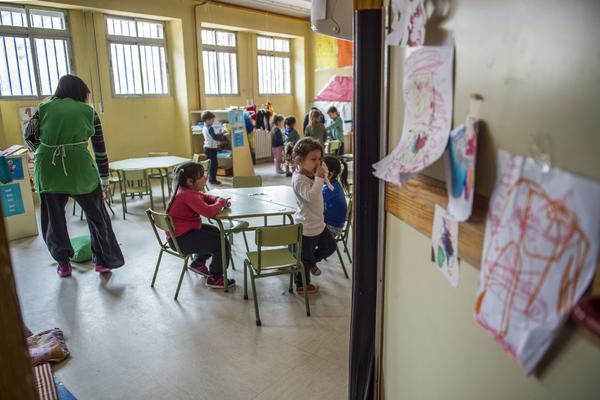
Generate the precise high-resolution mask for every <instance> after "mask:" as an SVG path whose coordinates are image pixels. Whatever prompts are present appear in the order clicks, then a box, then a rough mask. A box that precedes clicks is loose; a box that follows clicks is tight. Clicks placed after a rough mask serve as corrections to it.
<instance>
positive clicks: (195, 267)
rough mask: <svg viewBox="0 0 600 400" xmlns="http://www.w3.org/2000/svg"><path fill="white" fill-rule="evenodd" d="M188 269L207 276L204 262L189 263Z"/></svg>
mask: <svg viewBox="0 0 600 400" xmlns="http://www.w3.org/2000/svg"><path fill="white" fill-rule="evenodd" d="M190 271H192V272H195V273H197V274H198V275H202V276H205V277H208V268H207V267H206V265H204V264H198V265H191V266H190Z"/></svg>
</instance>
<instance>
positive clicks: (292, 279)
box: [288, 272, 294, 293]
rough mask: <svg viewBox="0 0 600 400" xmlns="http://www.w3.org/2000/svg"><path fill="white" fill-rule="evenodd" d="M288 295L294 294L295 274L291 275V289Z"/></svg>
mask: <svg viewBox="0 0 600 400" xmlns="http://www.w3.org/2000/svg"><path fill="white" fill-rule="evenodd" d="M288 293H294V273H293V272H292V273H291V274H290V287H289V289H288Z"/></svg>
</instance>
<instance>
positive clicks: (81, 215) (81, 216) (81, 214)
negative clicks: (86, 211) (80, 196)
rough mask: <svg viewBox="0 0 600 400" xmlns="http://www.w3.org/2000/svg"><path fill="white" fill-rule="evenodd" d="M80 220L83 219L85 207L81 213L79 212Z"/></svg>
mask: <svg viewBox="0 0 600 400" xmlns="http://www.w3.org/2000/svg"><path fill="white" fill-rule="evenodd" d="M79 220H80V221H83V208H82V209H81V213H79Z"/></svg>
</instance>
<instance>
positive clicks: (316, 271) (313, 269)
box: [310, 265, 321, 276]
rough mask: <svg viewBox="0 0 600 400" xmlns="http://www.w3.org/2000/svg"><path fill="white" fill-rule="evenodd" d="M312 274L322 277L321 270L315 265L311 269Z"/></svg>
mask: <svg viewBox="0 0 600 400" xmlns="http://www.w3.org/2000/svg"><path fill="white" fill-rule="evenodd" d="M310 273H311V274H313V275H314V276H319V275H321V270H320V269H319V267H317V266H316V265H313V266H312V267H310Z"/></svg>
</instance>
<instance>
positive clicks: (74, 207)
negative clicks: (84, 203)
mask: <svg viewBox="0 0 600 400" xmlns="http://www.w3.org/2000/svg"><path fill="white" fill-rule="evenodd" d="M76 209H77V202H76V201H75V199H73V216H75V210H76Z"/></svg>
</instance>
